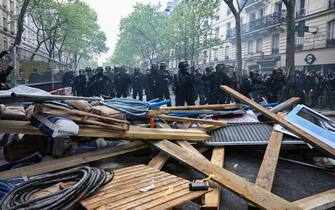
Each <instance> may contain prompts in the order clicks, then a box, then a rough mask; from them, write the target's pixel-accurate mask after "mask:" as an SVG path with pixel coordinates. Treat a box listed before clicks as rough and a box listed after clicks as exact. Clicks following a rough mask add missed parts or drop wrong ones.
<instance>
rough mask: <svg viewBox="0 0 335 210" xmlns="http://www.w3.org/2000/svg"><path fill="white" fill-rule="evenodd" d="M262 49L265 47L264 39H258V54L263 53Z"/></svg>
mask: <svg viewBox="0 0 335 210" xmlns="http://www.w3.org/2000/svg"><path fill="white" fill-rule="evenodd" d="M262 47H263V39H262V38H259V39H257V43H256V52H257V53H260V52H262Z"/></svg>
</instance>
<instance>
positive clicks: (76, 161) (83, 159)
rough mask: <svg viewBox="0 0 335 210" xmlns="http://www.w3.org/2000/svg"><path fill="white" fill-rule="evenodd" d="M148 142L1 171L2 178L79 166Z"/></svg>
mask: <svg viewBox="0 0 335 210" xmlns="http://www.w3.org/2000/svg"><path fill="white" fill-rule="evenodd" d="M147 147H148V146H147V144H145V143H144V142H142V141H134V142H130V143H128V144H125V145H121V146H119V147H114V148H107V149H102V150H98V151H94V152H87V153H84V154H80V155H74V156H70V157H65V158H60V159H55V160H49V161H45V162H41V163H37V164H34V165H29V166H24V167H20V168H15V169H11V170H8V171H3V172H0V177H1V178H2V179H8V178H13V177H17V176H34V175H38V174H42V173H47V172H51V171H56V170H60V169H65V168H69V167H72V166H77V165H80V164H84V163H88V162H93V161H96V160H101V159H105V158H110V157H114V156H117V155H122V154H125V153H129V152H133V151H137V150H141V149H144V148H147Z"/></svg>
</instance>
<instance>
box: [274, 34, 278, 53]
mask: <svg viewBox="0 0 335 210" xmlns="http://www.w3.org/2000/svg"><path fill="white" fill-rule="evenodd" d="M278 52H279V34H275V35H273V36H272V53H278Z"/></svg>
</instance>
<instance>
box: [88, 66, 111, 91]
mask: <svg viewBox="0 0 335 210" xmlns="http://www.w3.org/2000/svg"><path fill="white" fill-rule="evenodd" d="M103 71H104V69H103V68H102V67H101V66H99V67H98V68H97V69H96V74H95V75H94V76H93V77H92V79H91V81H90V84H91V85H90V87H91V88H92V90H93V94H94V95H95V96H109V91H110V86H111V80H110V79H109V78H108V77H107V76H106V75H104V73H103Z"/></svg>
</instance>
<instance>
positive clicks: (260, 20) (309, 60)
mask: <svg viewBox="0 0 335 210" xmlns="http://www.w3.org/2000/svg"><path fill="white" fill-rule="evenodd" d="M221 2H222V3H221V5H220V8H219V10H218V12H217V15H216V16H215V18H213V21H212V29H213V34H214V35H215V36H217V37H218V38H220V39H221V40H222V42H221V43H220V45H217V46H212V47H209V48H207V49H204V50H202V52H201V60H200V62H201V63H202V64H207V65H208V64H215V63H218V62H220V63H225V64H228V65H233V66H234V65H235V55H236V54H235V51H236V50H235V48H236V39H235V19H234V17H233V15H232V13H231V11H230V9H229V8H228V7H227V5H226V4H225V3H224V2H223V1H221ZM285 17H286V8H285V5H284V3H282V0H249V1H248V2H247V5H246V6H245V8H244V10H243V12H242V14H241V23H242V29H241V30H242V58H243V68H244V69H247V70H251V69H255V68H258V69H259V70H261V71H262V72H263V73H270V72H271V71H272V69H274V68H278V67H284V66H285V56H286V54H285V52H286V18H285ZM292 47H295V50H296V56H295V62H296V68H297V69H298V70H321V71H326V70H333V71H335V59H334V58H335V1H334V0H317V1H316V0H297V2H296V46H292Z"/></svg>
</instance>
